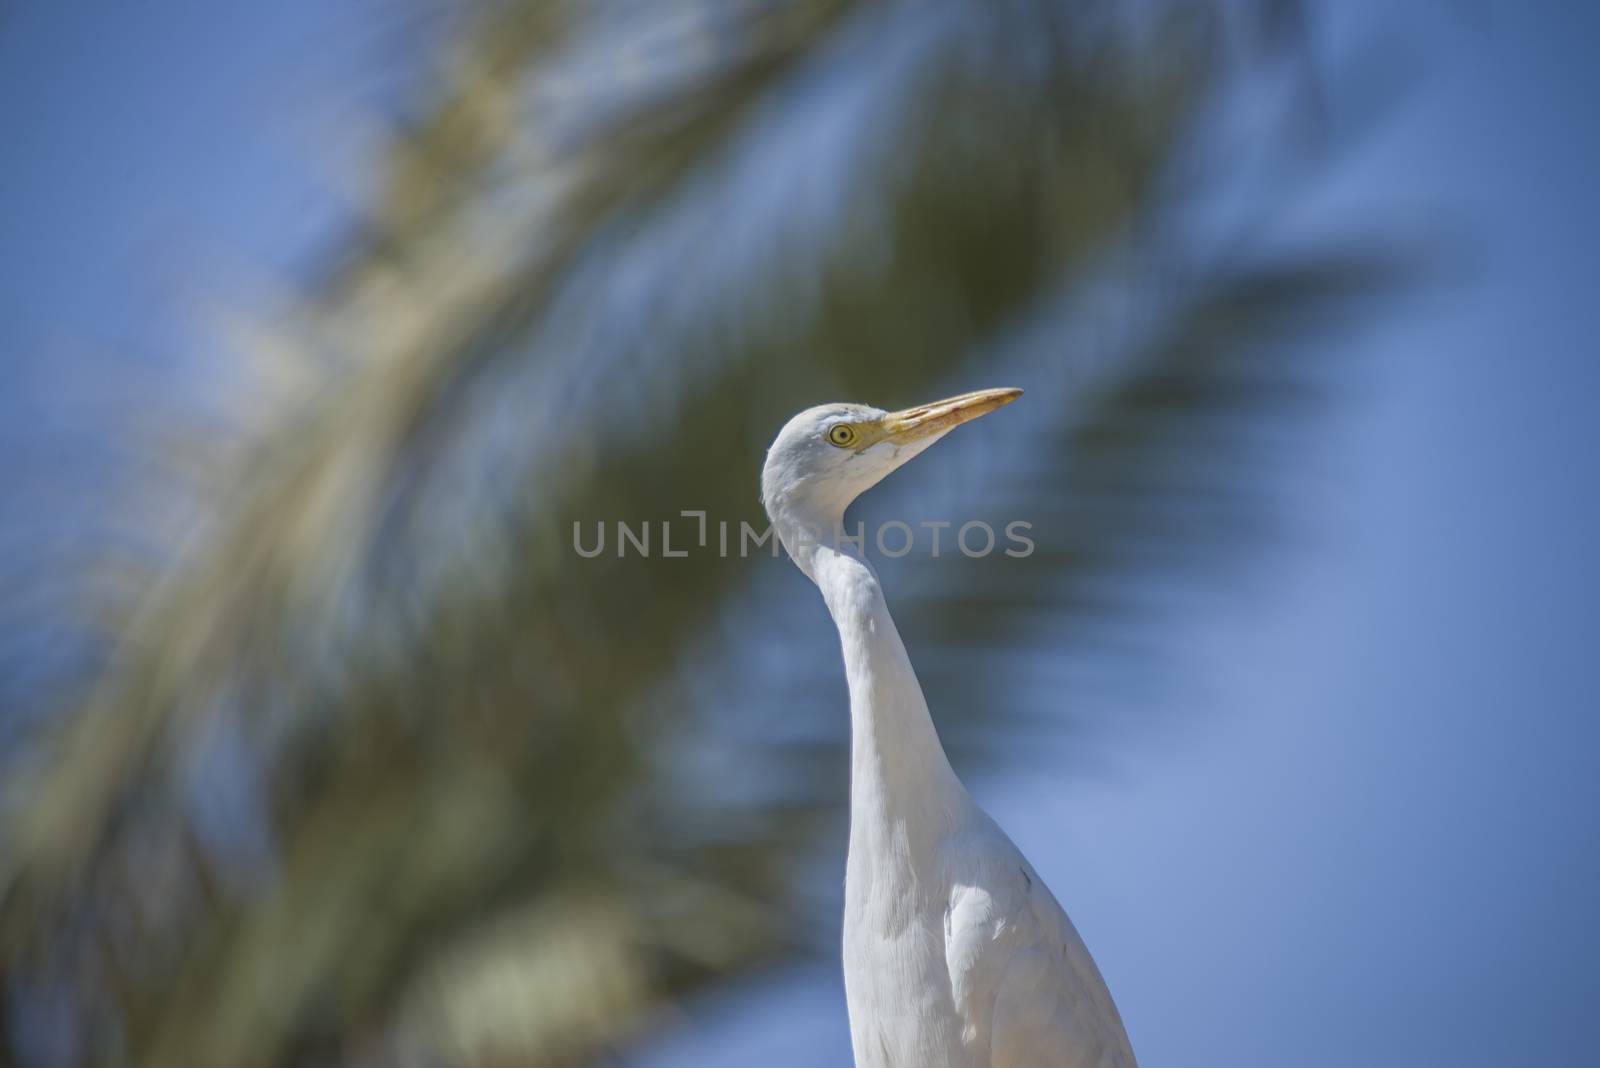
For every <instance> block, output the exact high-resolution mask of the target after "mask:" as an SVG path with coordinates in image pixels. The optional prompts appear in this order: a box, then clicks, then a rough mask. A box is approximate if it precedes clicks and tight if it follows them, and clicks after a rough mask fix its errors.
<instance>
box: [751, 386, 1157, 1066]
mask: <svg viewBox="0 0 1600 1068" xmlns="http://www.w3.org/2000/svg"><path fill="white" fill-rule="evenodd" d="M1020 392H1021V391H1020V390H984V391H980V392H978V393H970V394H963V395H962V396H959V397H953V398H951V399H949V400H947V401H941V402H939V403H937V404H932V405H925V406H922V407H919V408H910V409H906V410H905V411H903V412H893V413H891V412H885V411H882V410H880V409H876V408H869V407H865V406H862V405H847V404H832V405H824V406H822V407H819V408H812V409H810V410H808V411H805V412H802V413H801V414H800V415H798V416H796V417H795V418H794V419H792V420H790V422H789V423H788V425H786V426H785V427H784V429H783V430H782V432H781V433H779V435H778V438H777V440H776V441H775V442H774V443H773V445H772V448H771V450H770V451H769V453H768V456H767V462H766V466H765V468H764V470H763V472H762V497H763V500H764V501H765V503H766V506H767V511H768V514H769V515H770V516H771V517H772V520H773V526H774V529H775V530H776V531H777V533H778V536H779V538H780V539H781V540H782V542H783V544H784V547H785V548H786V549H787V550H788V552H789V555H790V556H791V557H792V558H793V559H794V562H795V563H796V564H797V565H799V567H800V569H801V570H802V571H804V572H805V573H806V574H807V575H808V576H809V577H810V578H811V579H812V581H814V582H815V583H816V584H817V588H818V589H819V590H821V591H822V596H823V599H824V601H825V602H826V603H827V606H828V611H829V613H830V614H831V615H832V616H833V621H834V623H835V625H836V626H837V627H838V629H839V639H840V645H841V648H842V650H843V653H844V665H845V676H846V680H847V681H848V683H849V690H850V719H851V769H850V852H849V859H848V861H847V862H846V868H845V914H844V978H845V994H846V1000H847V1002H848V1005H849V1012H850V1037H851V1043H852V1045H853V1047H854V1050H855V1060H856V1064H857V1065H858V1068H1045V1066H1051V1068H1135V1064H1134V1058H1133V1051H1132V1049H1131V1047H1130V1046H1129V1044H1128V1038H1127V1035H1126V1033H1125V1032H1124V1030H1123V1027H1122V1021H1121V1019H1120V1018H1119V1016H1118V1014H1117V1009H1116V1006H1115V1005H1114V1004H1113V1003H1112V1001H1111V995H1110V993H1109V992H1108V991H1107V989H1106V985H1105V982H1104V980H1102V979H1101V977H1100V973H1099V971H1098V969H1096V967H1095V965H1094V961H1093V960H1092V959H1091V958H1090V956H1089V951H1088V950H1087V949H1086V948H1085V947H1084V944H1083V941H1082V939H1080V938H1079V937H1078V933H1077V931H1076V930H1074V928H1073V926H1072V923H1071V921H1070V920H1068V919H1067V915H1066V913H1065V912H1063V911H1062V909H1061V906H1060V905H1058V904H1057V903H1056V900H1055V898H1054V897H1052V896H1051V894H1050V891H1049V889H1048V888H1046V886H1045V884H1044V881H1043V880H1042V879H1040V878H1039V875H1038V873H1037V872H1035V871H1034V870H1033V867H1032V866H1031V865H1030V864H1029V863H1028V861H1027V859H1026V858H1025V857H1023V855H1022V853H1021V852H1020V851H1019V850H1018V849H1017V847H1016V846H1015V845H1013V844H1012V842H1011V840H1010V839H1009V838H1008V837H1006V834H1005V832H1004V831H1002V830H1001V829H1000V828H999V826H998V825H996V824H995V822H994V821H993V820H992V819H990V818H989V816H988V815H987V814H985V813H984V812H983V811H982V810H981V809H979V808H978V806H977V805H976V804H975V803H974V802H973V801H972V798H971V797H970V796H969V795H968V794H967V791H966V789H965V788H964V787H963V786H962V785H961V782H960V780H959V779H957V778H956V775H955V772H954V771H953V770H952V769H951V767H950V763H949V761H948V760H947V759H946V757H945V753H944V748H943V747H942V746H941V745H940V744H939V737H938V734H937V733H936V731H935V730H934V726H933V720H932V718H931V717H930V715H929V713H928V705H927V701H926V700H925V699H924V697H923V694H922V687H921V686H920V685H919V684H918V682H917V678H916V675H915V673H914V672H913V671H912V668H911V662H910V660H909V659H908V658H907V656H906V651H905V646H904V645H903V644H902V643H901V641H900V635H899V633H898V631H896V629H895V625H894V620H893V619H892V618H890V615H889V609H888V605H887V603H886V602H885V601H884V597H883V591H882V588H881V587H880V585H879V582H878V577H877V575H876V573H875V572H874V571H873V569H872V567H871V565H869V564H868V563H867V562H866V561H865V560H864V559H862V558H861V555H860V552H859V549H858V547H857V546H856V545H855V544H854V543H852V542H850V541H848V540H844V539H840V538H838V537H837V534H836V532H837V531H838V530H839V529H840V528H841V526H842V524H843V519H844V511H845V508H846V507H847V506H848V505H849V504H850V502H851V501H852V500H854V499H855V498H856V496H858V495H859V494H860V493H862V492H863V491H864V490H866V489H868V488H870V487H871V486H872V485H874V484H876V483H877V482H878V481H879V480H880V479H882V478H883V477H884V476H885V475H887V474H888V473H889V472H890V471H892V470H894V469H895V468H896V467H898V466H900V465H901V464H902V463H904V462H906V461H907V460H909V459H910V458H911V457H912V456H915V455H916V454H917V453H919V452H921V451H922V450H923V449H925V448H927V447H928V446H929V445H931V444H932V443H933V442H934V441H936V440H938V439H939V438H940V437H941V436H943V435H944V434H945V433H947V432H948V431H949V430H950V429H952V428H953V427H955V426H957V425H959V424H960V423H963V422H966V421H967V420H969V419H972V418H975V417H977V416H978V415H981V414H983V413H984V412H988V411H992V410H993V409H995V408H997V407H999V406H1000V405H1002V404H1005V403H1008V402H1009V401H1011V400H1014V399H1015V398H1016V397H1017V396H1019V395H1020Z"/></svg>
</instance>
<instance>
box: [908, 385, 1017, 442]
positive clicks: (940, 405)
mask: <svg viewBox="0 0 1600 1068" xmlns="http://www.w3.org/2000/svg"><path fill="white" fill-rule="evenodd" d="M1020 396H1022V390H1020V389H1009V388H1008V389H980V390H977V391H976V392H974V393H963V394H961V395H960V396H957V397H948V398H946V399H944V400H942V401H935V402H933V403H932V404H922V405H918V406H917V407H915V408H907V409H905V410H904V411H899V412H890V413H889V414H888V415H886V416H884V417H883V431H884V437H885V438H887V439H888V440H889V441H892V442H894V443H895V444H896V445H908V444H910V443H911V442H914V441H920V440H921V439H923V438H926V437H930V436H932V435H935V434H942V433H944V432H945V431H947V430H950V429H951V428H953V427H958V426H960V425H961V424H962V423H966V422H970V421H972V420H973V419H976V418H978V416H980V415H987V414H988V413H990V412H992V411H994V410H995V409H996V408H999V407H1001V406H1003V405H1007V404H1010V403H1011V402H1012V401H1014V400H1016V399H1017V398H1018V397H1020Z"/></svg>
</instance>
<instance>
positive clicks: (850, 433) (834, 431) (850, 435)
mask: <svg viewBox="0 0 1600 1068" xmlns="http://www.w3.org/2000/svg"><path fill="white" fill-rule="evenodd" d="M855 441H856V428H855V427H853V426H851V425H850V424H849V423H835V424H834V425H833V426H831V427H829V428H828V443H829V444H830V445H837V446H839V448H841V449H843V448H845V447H847V446H850V445H854V444H855Z"/></svg>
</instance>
